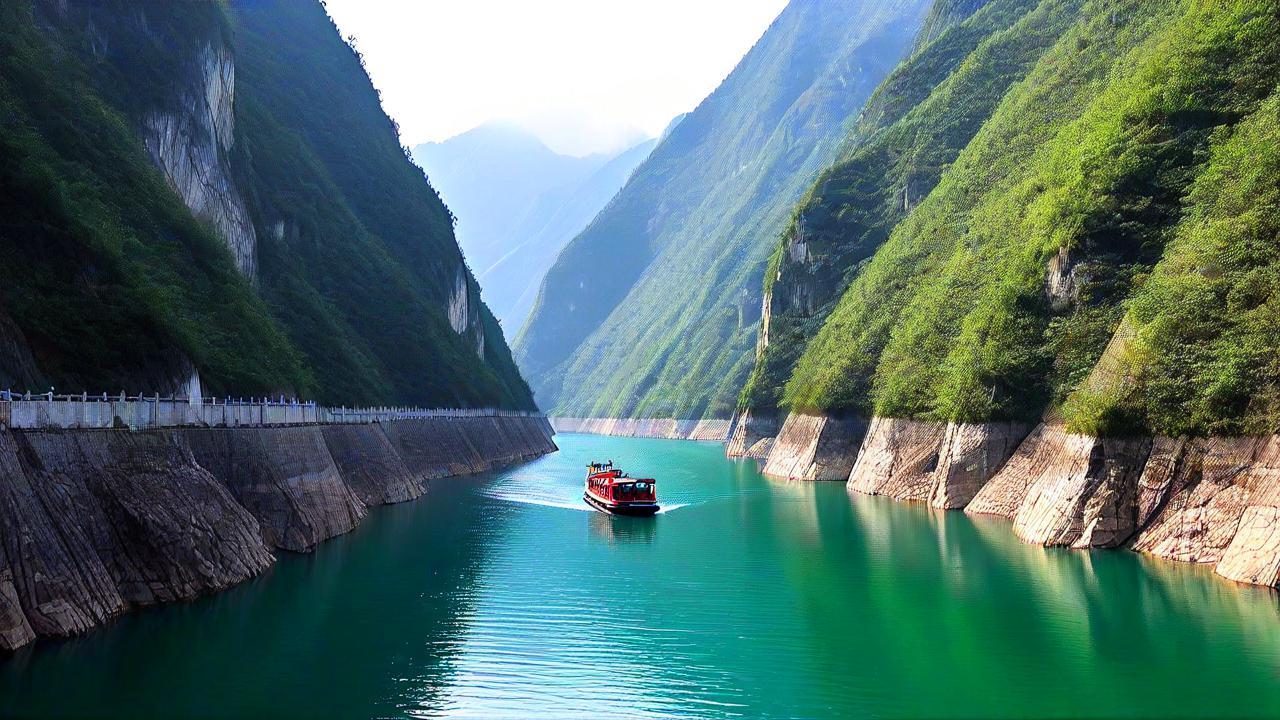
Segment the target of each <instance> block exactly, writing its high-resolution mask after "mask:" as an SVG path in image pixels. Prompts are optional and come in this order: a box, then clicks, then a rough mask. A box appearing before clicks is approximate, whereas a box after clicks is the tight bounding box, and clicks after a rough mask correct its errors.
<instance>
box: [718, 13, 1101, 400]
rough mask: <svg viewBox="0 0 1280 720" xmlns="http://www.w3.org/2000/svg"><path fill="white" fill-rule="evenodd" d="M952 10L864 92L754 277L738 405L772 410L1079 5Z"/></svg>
mask: <svg viewBox="0 0 1280 720" xmlns="http://www.w3.org/2000/svg"><path fill="white" fill-rule="evenodd" d="M959 5H960V6H962V7H957V4H956V3H939V4H937V5H935V6H934V9H933V11H932V12H931V15H930V19H929V22H928V27H929V28H930V29H931V31H932V33H934V37H935V39H934V40H933V41H930V42H920V43H918V49H917V51H916V52H915V53H914V54H913V55H912V56H911V57H910V58H909V59H908V60H906V61H905V62H904V63H903V64H902V66H900V67H899V68H898V69H897V70H895V71H894V72H893V73H892V74H891V75H890V76H889V77H888V78H887V79H886V80H885V82H884V84H883V85H881V86H880V88H879V89H878V90H876V93H875V94H874V95H873V96H872V98H871V100H870V101H869V102H868V103H867V108H866V109H865V110H864V112H863V113H862V116H861V118H860V121H859V123H858V125H857V126H856V127H855V129H854V132H853V133H852V134H851V135H850V138H849V140H848V142H847V150H846V151H845V153H844V155H843V157H842V159H841V160H840V161H839V162H837V163H836V164H834V165H833V166H831V167H830V168H828V169H827V170H825V171H823V173H822V175H821V176H820V177H819V178H818V181H817V182H816V183H815V184H814V186H813V187H812V188H811V189H810V190H809V192H808V194H807V195H806V196H805V198H804V199H803V200H802V201H801V202H800V204H799V205H798V206H797V208H796V210H795V212H794V214H793V217H792V221H791V225H790V226H789V227H788V229H787V230H786V232H784V233H783V235H782V238H781V241H780V242H779V244H778V246H777V248H776V249H775V251H774V254H773V256H772V258H771V259H770V262H769V265H768V266H767V268H766V271H765V280H764V282H765V297H766V301H767V303H768V312H769V314H770V315H769V320H768V322H767V325H766V329H765V330H764V331H763V332H766V333H767V336H766V337H767V342H762V345H763V347H762V348H761V353H760V356H759V357H758V358H757V360H756V365H755V368H754V369H753V371H752V374H751V377H750V379H749V380H748V382H747V385H746V388H745V389H744V391H743V394H742V398H741V400H740V404H741V406H742V407H747V408H754V409H773V408H776V407H777V406H778V404H779V403H780V401H781V399H782V391H783V385H784V384H785V383H786V381H787V378H788V377H790V374H791V371H792V369H793V367H794V365H795V362H796V361H797V359H798V358H799V356H800V353H801V352H802V351H803V350H804V347H805V345H806V343H807V342H808V340H809V339H810V338H812V337H813V336H814V335H815V334H816V332H817V331H818V329H819V328H821V326H822V323H823V321H824V320H825V319H826V318H827V316H828V315H830V313H831V311H832V309H833V308H834V306H835V304H836V302H837V301H838V300H839V299H840V296H841V294H842V292H843V290H844V289H845V288H846V287H848V285H849V283H850V282H851V281H852V279H853V278H854V277H856V276H857V275H858V274H859V273H860V272H861V271H862V269H863V268H864V267H865V265H866V263H867V261H868V260H869V258H870V257H871V256H872V254H874V253H875V251H876V250H877V249H878V248H879V247H880V245H881V244H883V243H884V241H885V240H886V239H887V238H888V236H889V234H890V233H891V232H892V231H893V229H894V227H895V226H896V225H897V223H898V222H900V221H901V220H902V218H903V217H905V216H906V215H907V213H908V212H909V211H910V210H911V209H912V208H914V207H915V206H916V205H918V204H919V202H920V200H921V199H922V198H923V197H925V196H927V195H928V194H929V193H930V192H931V191H932V190H933V188H934V187H935V186H936V185H937V183H938V180H939V178H940V177H941V175H942V173H943V172H944V170H946V168H947V167H949V166H950V164H951V163H952V162H954V161H955V159H956V156H957V155H958V154H959V153H960V151H961V150H962V149H964V147H965V146H966V145H967V144H968V143H969V142H970V141H971V140H972V138H973V136H974V134H975V133H977V131H978V129H979V128H980V127H981V126H982V124H983V122H984V121H985V120H986V119H987V118H988V117H989V116H990V114H991V113H992V111H993V109H994V107H995V105H996V104H997V103H998V102H1000V100H1001V98H1003V96H1004V95H1005V93H1007V92H1008V90H1009V88H1010V87H1011V86H1012V85H1013V83H1015V82H1017V81H1019V80H1021V79H1022V78H1023V77H1024V76H1025V75H1026V73H1027V72H1028V71H1029V70H1030V68H1031V67H1032V65H1034V63H1035V62H1036V61H1037V60H1038V59H1039V58H1040V56H1041V55H1042V54H1043V53H1044V52H1045V51H1046V50H1047V48H1048V47H1049V46H1051V45H1052V44H1053V43H1054V42H1055V41H1056V39H1057V37H1058V36H1059V35H1060V34H1061V33H1062V32H1063V31H1064V30H1065V28H1066V27H1067V26H1068V25H1069V24H1070V23H1071V21H1072V19H1073V18H1074V16H1075V15H1074V13H1075V12H1076V11H1078V8H1079V5H1080V3H1079V2H1075V1H1067V2H1057V3H1037V2H1036V1H1035V0H996V2H992V3H990V4H989V5H987V6H986V7H985V8H984V9H982V10H981V12H978V13H977V14H975V15H974V16H972V17H971V18H968V19H967V20H966V19H965V17H964V16H963V15H961V14H960V13H961V11H964V10H967V11H973V10H976V8H975V7H974V4H973V3H960V4H959ZM1037 6H1038V7H1037ZM948 21H950V22H951V23H953V25H951V27H950V28H947V27H946V23H947V22H948ZM922 32H923V31H922ZM958 108H963V111H962V112H961V111H958Z"/></svg>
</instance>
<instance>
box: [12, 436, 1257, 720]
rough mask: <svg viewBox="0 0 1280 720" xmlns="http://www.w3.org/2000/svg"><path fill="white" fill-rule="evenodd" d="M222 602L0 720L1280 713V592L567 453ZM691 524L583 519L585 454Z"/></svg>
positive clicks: (764, 485)
mask: <svg viewBox="0 0 1280 720" xmlns="http://www.w3.org/2000/svg"><path fill="white" fill-rule="evenodd" d="M557 441H558V443H559V444H560V446H561V448H562V450H561V452H559V453H556V454H554V455H551V456H548V457H546V458H543V459H541V460H538V461H536V462H533V463H529V464H527V465H523V466H520V467H517V468H514V469H511V470H509V471H506V472H503V473H498V474H495V475H491V476H486V477H478V478H468V479H455V480H448V481H440V482H436V483H435V484H434V485H433V486H432V489H431V491H430V493H429V494H428V495H427V497H426V498H424V499H422V500H420V501H418V502H414V503H408V504H404V505H399V506H393V507H388V508H383V509H380V510H376V511H374V513H373V515H372V516H371V517H370V518H369V519H368V520H367V521H366V522H365V523H364V525H362V526H361V527H360V528H359V529H358V530H357V531H356V532H354V533H352V534H350V535H347V536H345V537H340V538H337V539H335V540H332V541H330V542H327V543H325V544H324V545H322V546H321V547H320V548H319V549H317V550H316V552H315V553H314V554H312V555H308V556H291V557H288V558H285V559H284V561H283V562H281V563H278V564H277V566H276V567H275V568H274V569H273V570H272V571H271V572H270V573H269V574H267V575H265V576H263V577H261V578H258V579H256V580H254V581H252V582H249V583H247V584H245V585H243V586H240V587H238V588H235V589H233V590H231V591H229V592H226V593H223V594H221V595H218V596H215V597H209V598H205V599H202V600H200V601H197V602H193V603H187V604H182V605H177V606H171V607H161V608H154V609H150V610H146V611H143V612H140V613H136V614H133V615H130V616H127V617H124V618H122V619H120V620H118V621H116V622H114V623H112V624H111V625H109V626H107V627H106V628H103V629H100V630H96V631H94V632H92V633H90V634H89V635H87V636H85V637H82V638H78V639H75V640H71V641H65V642H41V643H38V644H37V646H36V647H34V648H29V649H27V650H24V651H23V652H20V653H18V654H17V655H15V656H13V657H11V658H8V659H3V660H0V716H4V717H10V716H41V717H47V716H65V717H86V716H93V715H104V714H106V715H120V716H128V717H178V716H192V717H194V716H213V715H240V716H255V717H281V716H293V715H297V716H312V717H349V718H362V717H440V716H447V717H519V718H529V717H546V718H568V717H692V718H733V717H748V718H791V717H799V718H826V717H830V718H837V717H924V716H940V715H946V716H970V717H973V716H981V717H995V716H1005V717H1025V716H1061V715H1081V716H1088V717H1120V716H1133V717H1139V716H1141V717H1205V716H1224V717H1243V716H1258V717H1262V716H1278V715H1280V601H1278V600H1277V597H1276V595H1275V593H1274V592H1272V591H1269V590H1266V589H1261V588H1253V587H1244V586H1237V585H1235V584H1232V583H1230V582H1226V581H1224V580H1221V579H1219V578H1216V577H1214V576H1213V575H1212V573H1210V572H1208V571H1205V570H1202V569H1199V568H1195V567H1189V566H1182V565H1175V564H1171V563H1166V562H1161V561H1155V560H1147V559H1144V558H1142V557H1140V556H1138V555H1135V554H1133V553H1129V552H1119V551H1104V552H1092V553H1087V552H1073V551H1060V550H1044V549H1042V548H1038V547H1031V546H1027V545H1023V544H1022V543H1020V542H1018V541H1017V539H1015V537H1014V535H1013V532H1012V530H1011V528H1010V527H1009V525H1008V523H1007V522H1003V521H998V520H991V521H984V520H975V519H971V518H968V517H966V516H964V515H963V514H961V513H943V512H940V511H933V510H929V509H927V508H922V507H915V506H909V505H902V504H896V503H893V502H888V501H884V500H881V499H878V498H871V497H864V496H859V495H850V494H849V493H847V492H846V490H845V488H844V486H843V484H840V483H824V484H816V485H813V484H809V485H802V484H785V483H777V482H771V481H768V480H766V479H764V478H763V477H762V476H761V475H760V474H759V472H758V471H757V470H756V467H755V465H754V464H753V463H749V462H733V461H729V460H726V459H725V458H724V457H723V455H722V448H721V447H720V446H719V445H714V444H703V443H693V442H684V441H669V440H638V439H620V438H604V437H592V436H584V435H561V436H559V437H558V438H557ZM592 459H595V460H606V459H612V460H613V461H614V462H616V463H617V464H618V465H620V466H621V467H623V468H624V469H628V470H631V471H632V472H633V474H636V475H640V474H644V475H652V476H655V477H656V478H658V483H659V484H658V487H659V497H660V500H661V501H662V502H663V504H664V505H665V506H666V508H667V509H666V510H664V512H663V513H662V514H660V515H658V516H657V517H655V518H649V519H633V518H613V517H609V516H606V515H603V514H601V513H598V512H594V511H590V510H589V509H588V508H587V506H586V505H584V504H583V502H582V495H581V493H582V484H581V476H582V473H583V470H584V465H586V463H587V462H588V461H589V460H592Z"/></svg>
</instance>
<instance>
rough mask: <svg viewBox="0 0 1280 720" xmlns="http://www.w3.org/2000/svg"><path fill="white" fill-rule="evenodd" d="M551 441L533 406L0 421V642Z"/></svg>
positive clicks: (301, 544) (85, 617)
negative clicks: (54, 427)
mask: <svg viewBox="0 0 1280 720" xmlns="http://www.w3.org/2000/svg"><path fill="white" fill-rule="evenodd" d="M554 450H555V444H554V443H553V441H552V430H551V427H550V425H549V424H548V423H547V422H546V420H545V419H543V418H537V417H473V418H431V419H427V420H403V421H398V422H395V423H390V424H386V425H376V424H375V425H345V426H329V427H321V426H303V427H277V428H269V427H268V428H175V429H168V430H154V431H146V432H129V431H125V430H62V431H12V430H0V649H13V648H17V647H20V646H22V645H25V644H26V643H29V642H31V641H33V640H34V639H36V638H37V637H41V636H67V635H74V634H77V633H81V632H84V631H86V630H88V629H90V628H92V627H94V626H96V625H99V624H101V623H102V622H104V621H106V620H108V619H110V618H112V617H114V616H116V615H119V614H120V613H122V612H125V611H127V610H128V609H130V608H133V607H137V606H143V605H150V604H155V603H160V602H171V601H175V600H184V599H189V598H193V597H196V596H198V595H201V594H206V593H209V592H214V591H217V590H221V589H224V588H227V587H230V586H231V585H234V584H236V583H239V582H242V581H244V580H246V579H248V578H250V577H253V576H254V575H257V574H258V573H261V572H262V571H263V570H265V569H266V568H268V567H270V565H271V563H272V562H273V561H274V557H273V555H272V549H273V548H280V549H285V550H308V549H310V548H311V547H314V545H315V544H316V543H318V542H321V541H323V540H325V539H327V538H329V537H333V536H335V535H338V534H340V533H343V532H347V531H349V530H351V529H352V528H354V527H355V526H356V524H357V523H359V521H360V520H361V519H362V518H363V517H364V515H365V513H366V508H367V507H368V506H369V505H374V504H381V503H387V502H399V501H402V500H408V499H411V498H413V497H417V496H419V495H421V494H422V493H423V492H424V491H425V490H426V488H427V481H428V480H429V479H431V478H437V477H445V476H448V475H455V474H458V473H461V472H476V471H481V470H488V469H492V468H494V467H498V466H501V465H506V464H510V463H513V462H518V461H520V460H524V459H529V458H532V457H536V456H539V455H543V454H545V453H548V452H552V451H554Z"/></svg>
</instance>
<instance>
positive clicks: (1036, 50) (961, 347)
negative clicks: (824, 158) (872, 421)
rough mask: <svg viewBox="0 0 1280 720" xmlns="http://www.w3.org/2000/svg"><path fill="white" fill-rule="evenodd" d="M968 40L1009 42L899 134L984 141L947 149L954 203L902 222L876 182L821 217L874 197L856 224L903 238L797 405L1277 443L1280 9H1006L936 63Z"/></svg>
mask: <svg viewBox="0 0 1280 720" xmlns="http://www.w3.org/2000/svg"><path fill="white" fill-rule="evenodd" d="M1019 7H1025V8H1026V11H1025V12H1022V14H1021V15H1020V16H1019V17H1017V18H1016V20H1015V15H1016V13H1017V12H1020V10H1019ZM1002 12H1008V13H1012V14H1009V15H1008V16H1007V17H1008V19H1009V20H1011V21H1013V22H1006V21H1000V22H993V20H995V16H996V14H997V13H1002ZM967 32H978V33H979V34H985V37H984V38H982V39H981V41H980V43H979V44H978V45H976V46H975V47H974V49H973V51H972V52H971V53H969V55H968V56H967V57H966V58H965V59H964V60H963V61H962V62H961V63H960V64H959V65H957V66H956V69H955V70H954V71H952V72H951V73H950V75H949V76H948V77H947V78H946V79H945V80H943V81H942V82H940V83H936V84H934V85H933V86H932V88H931V89H930V90H929V92H928V93H927V94H925V93H919V96H920V97H921V98H922V99H920V100H919V101H918V102H916V103H915V104H913V106H912V108H911V109H910V110H909V111H908V112H907V113H905V114H904V115H903V116H902V120H900V121H899V122H904V121H907V120H908V119H910V118H912V117H916V118H917V119H918V120H919V122H921V123H923V125H921V126H920V127H925V128H929V127H932V128H934V129H933V130H928V132H931V133H937V132H938V128H942V127H943V126H945V125H951V124H955V123H956V122H957V120H959V121H960V123H959V124H962V125H964V126H965V127H966V130H965V132H966V133H968V132H970V129H973V128H976V132H972V133H971V134H972V137H971V138H968V139H965V138H964V137H963V133H961V134H959V135H956V134H951V133H944V134H945V136H946V140H945V142H944V143H943V144H944V145H949V146H951V147H953V148H954V149H955V150H957V151H958V152H956V153H955V154H954V159H948V158H946V157H945V156H944V157H942V158H940V159H941V160H943V162H941V163H938V162H936V161H929V162H928V163H926V164H928V165H937V166H938V167H939V169H940V172H937V173H935V178H934V179H933V180H932V181H931V182H930V183H927V184H926V185H928V186H931V187H928V189H923V188H922V192H921V194H920V195H919V196H917V195H916V191H915V190H911V191H909V192H907V191H904V190H900V188H895V187H892V186H891V187H889V189H888V195H889V196H890V197H892V195H893V191H894V190H895V189H899V191H900V192H901V193H902V194H900V195H899V197H905V198H906V199H905V201H904V203H903V209H902V210H901V211H887V210H886V209H885V208H886V207H889V206H892V203H889V204H888V205H885V204H884V203H883V202H880V199H882V198H883V196H884V195H885V193H886V191H885V190H883V189H881V186H880V185H879V184H877V183H875V182H873V183H870V185H868V186H866V187H870V192H867V191H866V187H864V186H863V185H859V184H858V183H855V182H848V183H838V184H837V185H838V186H837V187H835V188H830V187H827V188H824V187H822V186H821V185H820V186H819V187H818V188H815V190H814V192H813V193H812V194H811V196H810V197H811V199H813V198H817V200H816V207H812V208H807V209H804V208H803V206H802V211H801V213H800V214H799V215H798V217H799V218H801V221H800V222H799V223H798V224H799V225H800V226H801V227H803V226H804V222H803V218H805V217H808V216H810V215H812V216H813V217H816V218H818V219H819V220H820V221H822V222H827V221H828V220H827V219H826V218H828V217H829V216H831V215H833V214H834V215H836V216H838V215H839V214H840V212H841V208H842V203H844V202H846V200H847V199H848V198H851V197H852V198H857V197H858V195H859V194H860V193H864V192H866V197H867V198H870V199H871V200H870V201H869V202H863V201H861V200H856V199H855V201H854V205H855V206H856V212H854V213H852V214H855V215H856V214H858V213H862V214H865V216H866V217H863V218H853V219H846V220H838V223H842V224H841V225H840V227H843V228H858V227H864V226H865V227H872V226H875V225H880V226H884V228H883V230H881V231H880V232H881V233H882V234H883V235H885V236H887V239H884V240H883V242H882V244H880V245H879V246H878V248H877V249H876V250H875V251H874V253H872V254H870V256H869V259H866V260H865V262H863V258H862V257H859V256H858V255H857V254H856V253H848V252H846V254H845V255H844V256H843V257H846V258H852V260H853V262H852V263H850V262H846V261H842V263H843V264H844V265H845V267H844V268H843V270H844V271H845V272H847V273H848V275H849V276H851V279H850V280H849V282H848V283H847V288H846V289H845V290H844V291H843V293H842V294H841V296H840V299H839V301H838V302H837V303H836V305H835V307H834V309H833V310H831V311H830V313H829V316H828V317H825V320H824V321H823V322H822V323H821V329H820V330H818V331H817V332H816V335H815V336H814V337H813V339H812V340H807V341H806V340H805V339H804V338H803V337H801V338H800V342H798V343H796V345H798V346H800V347H799V348H795V347H793V348H792V349H791V352H796V351H797V349H802V354H801V356H800V358H799V360H798V361H797V362H796V364H795V368H794V371H793V372H791V373H790V377H789V379H788V380H787V382H786V385H785V390H784V392H783V393H782V397H781V400H782V403H783V405H784V406H786V407H788V408H790V409H794V410H803V411H817V412H823V413H835V414H844V413H855V414H860V415H864V416H865V415H877V416H882V417H910V418H926V419H937V420H956V421H968V422H978V421H988V420H1004V419H1014V420H1036V419H1039V418H1040V417H1041V416H1043V415H1044V414H1045V413H1046V412H1048V413H1049V414H1050V415H1053V416H1059V417H1061V418H1062V419H1064V420H1065V421H1066V423H1067V424H1068V427H1070V428H1071V429H1074V430H1077V431H1083V432H1088V433H1093V434H1100V435H1116V434H1130V433H1153V432H1154V433H1167V434H1184V433H1195V434H1200V433H1224V434H1236V433H1242V432H1250V433H1253V432H1257V433H1262V432H1266V433H1269V432H1274V431H1275V428H1276V413H1277V396H1276V392H1275V388H1276V387H1277V379H1278V376H1277V370H1276V365H1275V362H1274V356H1275V348H1276V347H1277V341H1278V340H1280V334H1277V332H1276V330H1277V325H1276V321H1275V319H1274V318H1275V317H1276V315H1275V312H1274V310H1275V302H1276V300H1275V298H1276V295H1277V289H1278V288H1280V285H1277V284H1276V281H1275V278H1276V263H1275V257H1276V254H1275V249H1274V247H1273V246H1274V245H1275V239H1276V229H1277V225H1276V222H1277V221H1276V218H1277V209H1278V208H1277V198H1278V196H1277V180H1276V173H1275V171H1274V170H1275V167H1276V166H1275V163H1276V161H1277V155H1276V147H1277V145H1276V132H1277V115H1276V113H1277V96H1276V90H1277V79H1278V78H1280V43H1278V42H1277V39H1278V38H1280V5H1278V4H1277V3H1274V2H1263V1H1260V0H1259V1H1252V2H1245V1H1242V2H1231V3H1200V2H1194V1H1192V0H1186V1H1182V2H1179V1H1175V0H1160V1H1150V0H1144V1H1142V2H1138V1H1136V0H1087V1H1085V2H1064V1H1063V0H1039V2H1034V3H1004V2H1000V1H999V0H993V1H992V2H991V3H990V4H989V5H988V6H987V7H985V8H984V9H982V10H980V11H978V12H976V13H974V14H973V15H972V16H970V17H969V18H967V19H966V20H964V21H963V22H961V23H959V24H958V25H954V26H953V27H951V28H950V29H948V30H946V31H944V32H943V33H942V34H940V35H939V37H938V38H937V39H936V40H934V41H932V43H930V44H929V45H928V46H926V47H925V48H923V49H922V50H920V51H918V53H917V55H916V56H915V58H914V59H915V60H916V61H919V60H920V59H922V58H923V57H924V56H925V55H927V54H931V53H932V52H936V50H935V48H939V47H943V46H945V45H947V44H949V43H953V42H954V41H955V39H956V38H958V37H960V36H961V35H963V34H965V33H967ZM908 65H910V63H908ZM904 67H905V66H904ZM984 77H985V78H987V79H986V80H983V78H984ZM891 82H892V81H891ZM927 84H928V83H926V85H927ZM889 87H890V86H889V84H886V86H885V88H882V92H884V91H887V89H888V88H889ZM983 88H985V90H984V89H983ZM988 91H990V94H988ZM956 93H958V94H956ZM948 116H950V117H948ZM892 131H893V127H892V126H890V127H889V129H888V130H885V131H883V133H884V134H891V133H892ZM936 143H937V140H935V139H929V140H928V142H927V143H926V146H923V147H922V146H910V145H908V146H899V147H914V148H915V149H916V150H917V151H918V150H921V149H923V150H927V151H928V152H934V151H935V150H936V149H937V148H938V147H939V146H938V145H937V144H936ZM874 144H875V141H874V140H873V142H872V143H871V144H870V145H866V146H864V148H863V150H865V149H867V148H870V147H872V146H874ZM860 151H861V150H860ZM879 167H881V168H889V167H891V165H890V164H883V165H881V166H879ZM839 172H841V170H840V168H839V166H837V168H836V169H835V170H833V174H829V175H828V176H827V177H828V180H829V179H830V178H831V177H836V176H837V174H838V173H839ZM876 172H880V171H879V170H877V171H876ZM866 175H873V173H870V171H868V173H857V172H854V173H851V174H850V177H852V178H859V177H864V176H866ZM901 177H902V178H903V179H904V181H905V177H906V176H905V175H901ZM829 244H832V245H833V246H838V244H833V243H829ZM841 247H842V246H841ZM837 254H838V253H837ZM784 275H785V273H784ZM772 334H773V333H771V335H772ZM774 342H783V340H781V339H772V340H771V345H772V344H773V343H774ZM762 375H763V376H764V377H765V379H766V380H769V381H770V382H767V383H765V386H766V387H765V390H768V389H769V388H771V387H773V383H774V382H776V380H777V377H778V376H777V374H771V373H769V372H764V373H762ZM757 398H758V399H759V401H760V402H762V403H763V402H767V401H768V400H769V399H770V398H769V397H768V396H767V392H761V393H760V394H759V395H755V394H750V393H749V394H748V400H756V399H757Z"/></svg>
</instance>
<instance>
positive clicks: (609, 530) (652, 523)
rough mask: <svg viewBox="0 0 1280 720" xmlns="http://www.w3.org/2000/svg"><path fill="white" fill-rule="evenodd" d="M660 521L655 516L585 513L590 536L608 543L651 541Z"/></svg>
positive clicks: (646, 542)
mask: <svg viewBox="0 0 1280 720" xmlns="http://www.w3.org/2000/svg"><path fill="white" fill-rule="evenodd" d="M661 522H662V521H661V520H660V519H659V518H656V517H647V518H645V517H619V516H617V515H607V514H605V513H602V512H591V513H589V514H588V515H587V526H588V527H589V528H590V531H591V537H592V538H593V539H595V540H597V541H600V542H605V543H608V544H610V545H617V544H619V543H645V544H648V543H652V542H653V538H654V536H655V535H656V534H657V532H658V525H659V524H660V523H661Z"/></svg>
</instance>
